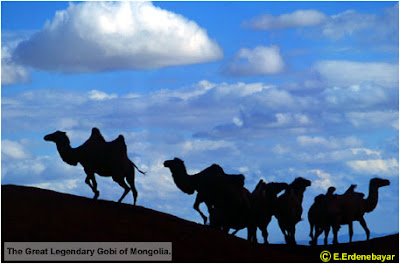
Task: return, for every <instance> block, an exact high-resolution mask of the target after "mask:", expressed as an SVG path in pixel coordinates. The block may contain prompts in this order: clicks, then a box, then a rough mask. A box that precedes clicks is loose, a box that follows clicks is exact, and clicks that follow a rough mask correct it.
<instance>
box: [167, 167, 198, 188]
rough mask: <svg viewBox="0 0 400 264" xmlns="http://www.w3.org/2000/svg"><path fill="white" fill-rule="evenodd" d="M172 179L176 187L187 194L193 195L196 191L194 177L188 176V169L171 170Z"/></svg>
mask: <svg viewBox="0 0 400 264" xmlns="http://www.w3.org/2000/svg"><path fill="white" fill-rule="evenodd" d="M171 172H172V177H173V179H174V182H175V184H176V186H177V187H178V188H179V189H181V190H182V191H183V192H185V193H187V194H193V193H194V191H195V187H194V183H193V181H192V179H191V178H192V177H191V176H190V175H188V174H187V171H186V168H185V167H184V166H183V167H179V168H171Z"/></svg>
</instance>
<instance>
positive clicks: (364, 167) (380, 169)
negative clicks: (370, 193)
mask: <svg viewBox="0 0 400 264" xmlns="http://www.w3.org/2000/svg"><path fill="white" fill-rule="evenodd" d="M347 165H348V166H349V167H350V168H351V169H352V170H353V171H355V172H357V173H359V174H366V175H378V176H395V177H397V176H398V175H399V162H398V161H397V159H395V158H392V159H370V160H354V161H349V162H347Z"/></svg>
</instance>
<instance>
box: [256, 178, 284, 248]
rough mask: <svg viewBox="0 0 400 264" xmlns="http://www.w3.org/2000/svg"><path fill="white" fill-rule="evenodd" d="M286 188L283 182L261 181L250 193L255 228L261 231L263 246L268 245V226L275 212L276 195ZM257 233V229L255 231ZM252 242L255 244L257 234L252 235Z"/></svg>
mask: <svg viewBox="0 0 400 264" xmlns="http://www.w3.org/2000/svg"><path fill="white" fill-rule="evenodd" d="M287 187H288V184H287V183H284V182H270V183H265V182H264V181H263V180H262V179H261V180H260V181H259V182H258V184H257V186H256V188H255V189H254V191H253V192H252V200H253V211H254V218H255V224H256V227H258V228H259V229H260V230H261V233H262V236H263V238H264V244H268V231H267V227H268V224H269V223H270V222H271V219H272V215H273V214H274V211H275V210H276V201H277V196H278V194H279V193H280V192H281V191H283V190H285V189H286V188H287ZM255 231H256V232H257V229H256V230H255ZM253 237H254V241H255V242H257V234H253Z"/></svg>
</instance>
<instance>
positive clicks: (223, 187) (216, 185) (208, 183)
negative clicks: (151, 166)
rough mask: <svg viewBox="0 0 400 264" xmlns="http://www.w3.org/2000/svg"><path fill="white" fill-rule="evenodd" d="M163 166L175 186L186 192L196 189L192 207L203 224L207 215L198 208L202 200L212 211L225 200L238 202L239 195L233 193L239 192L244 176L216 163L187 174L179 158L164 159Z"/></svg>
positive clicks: (222, 204) (189, 192)
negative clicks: (229, 171)
mask: <svg viewBox="0 0 400 264" xmlns="http://www.w3.org/2000/svg"><path fill="white" fill-rule="evenodd" d="M164 167H166V168H169V169H170V171H171V173H172V178H173V180H174V182H175V184H176V186H177V187H178V188H179V189H180V190H181V191H183V192H184V193H186V194H189V195H191V194H193V193H194V192H195V191H197V196H196V200H195V203H194V204H193V208H194V209H195V210H196V211H197V212H198V213H199V214H200V216H201V217H202V218H203V221H204V224H206V222H207V217H206V216H205V215H204V214H203V212H202V211H201V210H200V207H199V206H200V204H201V203H202V202H204V203H205V204H206V206H207V208H208V211H209V212H210V211H212V207H213V206H216V205H219V206H220V207H223V206H225V205H224V203H225V202H226V201H230V202H234V203H240V199H241V198H240V197H239V196H238V195H235V194H237V193H241V192H242V191H243V190H242V188H243V186H244V176H243V175H242V174H238V175H228V174H225V172H224V170H223V169H222V168H221V167H220V166H219V165H217V164H213V165H211V166H210V167H208V168H206V169H204V170H202V171H201V172H199V173H197V174H194V175H188V174H187V171H186V167H185V164H184V162H183V161H182V160H181V159H179V158H174V159H173V160H166V161H165V162H164Z"/></svg>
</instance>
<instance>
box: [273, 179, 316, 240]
mask: <svg viewBox="0 0 400 264" xmlns="http://www.w3.org/2000/svg"><path fill="white" fill-rule="evenodd" d="M310 185H311V182H310V181H309V180H307V179H304V178H302V177H298V178H296V179H295V180H294V181H293V182H292V183H291V184H289V186H288V187H287V188H286V191H285V193H283V194H282V195H281V196H279V197H278V199H277V203H276V210H275V214H274V215H275V217H276V218H277V219H278V224H279V227H280V229H281V231H282V233H283V235H284V237H285V241H286V244H290V245H295V244H296V239H295V233H296V224H297V223H298V222H300V221H301V214H302V213H303V208H302V205H301V204H302V202H303V195H304V192H305V190H306V188H307V187H308V186H310Z"/></svg>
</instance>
